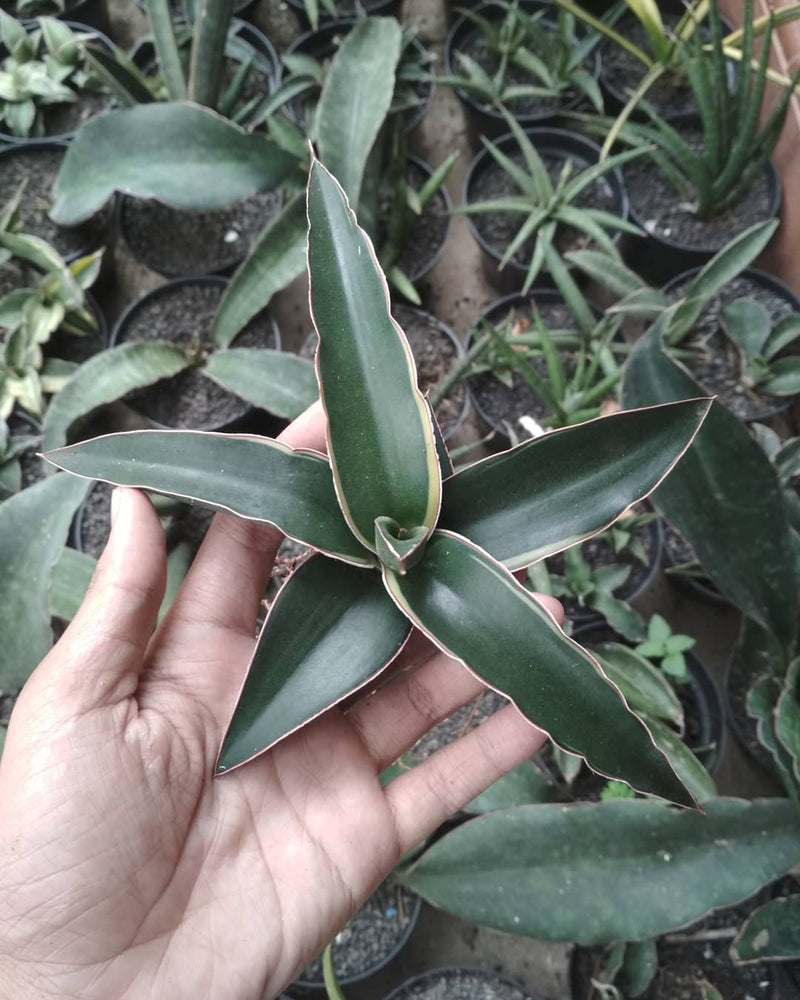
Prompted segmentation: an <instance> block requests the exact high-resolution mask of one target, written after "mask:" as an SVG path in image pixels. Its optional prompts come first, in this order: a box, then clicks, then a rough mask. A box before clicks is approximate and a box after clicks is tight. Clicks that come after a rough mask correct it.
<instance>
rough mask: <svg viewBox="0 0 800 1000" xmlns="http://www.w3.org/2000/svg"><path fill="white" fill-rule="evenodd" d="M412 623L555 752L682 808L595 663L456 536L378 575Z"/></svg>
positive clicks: (679, 793)
mask: <svg viewBox="0 0 800 1000" xmlns="http://www.w3.org/2000/svg"><path fill="white" fill-rule="evenodd" d="M385 579H386V585H387V587H388V588H389V592H390V593H391V594H392V596H393V597H394V599H395V600H396V601H397V602H398V605H399V606H400V607H401V608H402V609H403V611H404V612H405V613H406V614H407V615H408V616H409V617H410V618H411V620H412V621H413V622H414V623H415V624H416V625H418V626H419V627H420V628H421V629H423V630H424V631H425V632H426V633H427V634H428V635H430V636H431V638H432V639H433V641H434V642H435V643H436V644H437V645H438V646H439V647H440V648H441V649H443V650H444V651H445V652H447V653H449V654H450V655H451V656H454V657H456V658H457V659H460V660H461V661H462V662H463V663H464V664H465V665H466V666H467V667H468V668H469V669H470V670H471V671H472V672H473V673H475V674H476V675H477V676H478V677H480V678H481V680H483V681H484V682H485V683H487V684H488V685H489V686H490V687H492V688H494V689H495V690H496V691H500V692H501V693H502V694H504V695H506V697H508V698H510V699H511V700H512V701H513V702H514V703H515V704H516V706H517V707H518V708H519V709H520V711H521V712H522V713H523V714H524V715H525V716H526V717H527V718H528V719H530V721H531V722H533V723H534V724H535V725H536V726H538V727H539V728H540V729H543V730H544V731H545V732H547V733H548V734H549V735H550V736H551V737H552V738H553V740H554V742H556V743H557V744H558V745H559V746H561V747H562V748H563V749H565V750H569V751H570V752H571V753H575V754H579V755H580V756H582V757H585V758H586V760H587V762H588V763H589V765H590V766H591V767H592V768H593V769H595V770H597V771H598V772H599V773H601V774H604V775H606V776H608V777H613V778H619V779H621V780H623V781H626V782H628V783H629V784H631V785H632V786H633V787H634V788H636V789H637V790H639V791H646V792H652V793H654V794H657V795H662V796H663V797H665V798H670V799H672V800H674V801H677V802H681V803H683V804H687V805H689V804H692V799H691V797H690V796H689V795H688V794H687V793H686V791H685V789H684V787H683V785H682V784H681V783H680V781H679V780H678V779H677V778H676V776H675V773H674V771H673V770H672V768H671V767H670V766H669V765H668V764H667V761H666V758H665V757H664V756H663V754H662V753H661V752H660V751H658V750H656V748H655V747H654V745H653V741H652V740H651V738H650V736H649V734H648V732H647V730H646V729H645V728H644V726H643V725H642V723H641V722H640V721H639V719H638V718H637V716H635V715H634V714H633V712H631V711H630V709H628V707H627V706H626V705H625V702H624V701H623V700H622V697H621V695H620V694H619V691H618V690H617V689H616V688H615V687H613V686H612V685H611V684H610V683H609V682H608V681H607V680H606V678H605V677H604V676H603V674H602V672H601V670H600V668H599V667H598V665H597V663H596V661H594V660H593V659H592V658H591V657H590V656H589V654H588V653H587V652H586V651H585V650H583V649H582V648H581V647H580V646H579V645H578V644H577V643H576V642H574V641H573V640H572V639H569V638H568V637H567V636H566V635H565V634H564V633H563V632H562V630H561V629H560V628H559V627H558V625H557V624H556V623H555V621H554V620H553V619H552V617H551V616H550V615H549V614H548V613H547V612H546V611H544V609H543V608H542V607H541V605H539V604H538V603H537V602H536V601H535V600H534V598H533V597H532V595H531V594H530V593H529V591H527V590H526V589H525V588H524V587H523V586H522V585H521V584H519V583H517V581H516V580H515V579H514V577H513V576H512V575H511V574H510V573H509V572H508V570H506V569H504V568H503V567H502V566H501V565H500V564H499V563H496V562H495V561H494V560H493V559H491V558H490V557H489V556H488V555H487V554H486V553H485V552H483V551H482V550H481V549H479V548H477V547H476V546H474V545H472V544H471V543H469V542H468V541H467V540H465V539H463V538H460V537H459V536H457V535H453V534H450V533H445V532H440V531H437V532H436V533H435V534H434V535H433V536H432V537H431V539H430V540H429V542H428V545H427V547H426V549H425V554H424V556H423V558H422V559H421V561H420V562H419V563H418V564H417V565H416V566H415V567H414V568H413V569H411V570H409V572H408V573H407V574H406V575H405V576H397V575H395V574H392V573H389V572H388V571H387V572H385Z"/></svg>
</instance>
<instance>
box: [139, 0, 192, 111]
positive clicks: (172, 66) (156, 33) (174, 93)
mask: <svg viewBox="0 0 800 1000" xmlns="http://www.w3.org/2000/svg"><path fill="white" fill-rule="evenodd" d="M147 16H148V17H149V18H150V26H151V27H152V29H153V39H154V41H155V45H156V53H157V55H158V64H159V69H160V70H161V76H162V77H163V79H164V83H165V84H166V87H167V93H168V94H169V99H170V100H171V101H180V100H183V99H184V98H185V97H186V80H185V78H184V75H183V67H182V66H181V56H180V52H179V51H178V43H177V41H176V39H175V28H174V26H173V23H172V11H171V10H170V5H169V3H168V0H147Z"/></svg>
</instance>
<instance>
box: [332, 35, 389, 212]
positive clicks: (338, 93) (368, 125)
mask: <svg viewBox="0 0 800 1000" xmlns="http://www.w3.org/2000/svg"><path fill="white" fill-rule="evenodd" d="M400 42H401V31H400V25H399V24H398V22H397V21H396V20H395V18H393V17H366V18H364V19H363V20H361V21H360V22H358V23H357V24H356V25H355V26H354V27H353V29H352V31H350V32H349V33H348V35H347V37H346V38H345V39H344V41H343V42H342V44H341V46H340V48H339V51H338V52H337V53H336V55H335V56H334V58H333V60H332V61H331V65H330V69H329V70H328V74H327V77H326V79H325V83H324V85H323V88H322V93H321V94H320V98H319V104H318V107H317V114H316V121H317V123H318V129H317V135H316V137H315V138H316V139H317V141H318V143H319V155H320V158H321V160H322V162H323V163H324V164H325V166H326V167H327V168H328V169H329V170H330V171H331V173H332V174H333V175H334V176H335V177H336V178H337V179H338V180H339V182H340V183H341V185H342V187H343V188H344V190H345V191H346V192H347V197H348V198H349V199H350V202H351V204H352V205H355V206H358V199H359V194H360V192H361V181H362V178H363V176H364V169H365V167H366V165H367V158H368V157H369V153H370V150H371V149H372V146H373V144H374V142H375V139H376V138H377V136H378V132H379V131H380V128H381V125H382V124H383V121H384V119H385V118H386V114H387V112H388V111H389V106H390V105H391V103H392V94H393V92H394V72H395V67H396V66H397V60H398V59H399V58H400Z"/></svg>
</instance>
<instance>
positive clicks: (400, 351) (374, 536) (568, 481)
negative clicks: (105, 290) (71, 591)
mask: <svg viewBox="0 0 800 1000" xmlns="http://www.w3.org/2000/svg"><path fill="white" fill-rule="evenodd" d="M308 218H309V236H308V266H309V276H310V288H311V292H310V295H311V309H312V314H313V317H314V323H315V326H316V329H317V332H318V333H319V348H318V353H317V374H318V380H319V386H320V395H321V398H322V402H323V405H324V408H325V411H326V413H327V418H328V429H327V442H328V456H327V457H326V456H325V455H322V454H318V453H315V452H311V451H303V450H295V449H292V448H290V447H287V446H286V445H283V444H280V443H278V442H276V441H274V440H271V439H269V438H261V439H259V438H255V437H237V436H226V435H222V434H208V433H200V432H192V431H142V432H134V433H128V434H112V435H108V436H105V437H100V438H95V439H94V440H91V441H86V442H83V443H81V444H78V445H73V446H70V447H66V448H61V449H59V450H57V451H54V452H50V453H49V456H48V457H49V458H50V460H51V461H52V462H53V463H54V464H55V465H57V466H59V467H60V468H62V469H65V470H67V471H68V472H71V473H74V474H76V475H79V476H84V477H89V478H95V479H101V480H104V481H107V482H111V483H115V484H118V485H124V486H135V487H139V488H142V489H147V490H151V491H154V492H156V493H161V494H166V495H169V496H173V497H179V498H183V499H191V500H193V501H194V502H196V503H198V504H202V505H204V506H207V507H211V508H214V509H218V510H226V511H230V512H233V513H234V514H236V515H238V516H240V517H244V518H248V519H251V520H256V521H263V522H265V523H270V524H274V525H277V526H278V527H279V528H280V529H281V531H283V532H285V533H286V534H287V535H288V536H291V537H293V538H296V539H298V540H300V541H302V542H305V543H306V544H307V545H310V546H312V547H313V548H314V549H316V550H317V551H316V553H315V554H314V555H312V556H311V557H310V558H309V559H308V560H307V561H305V562H304V563H303V564H302V565H300V566H299V568H298V569H297V570H296V571H295V572H294V574H293V575H292V577H291V578H290V579H289V580H288V582H287V583H286V584H285V585H284V587H283V589H282V590H281V591H280V593H279V595H278V597H277V598H276V599H275V601H274V603H273V604H272V607H271V609H270V612H269V615H268V618H267V621H266V623H265V625H264V628H263V630H262V632H261V635H260V637H259V640H258V644H257V647H256V650H255V653H254V655H253V659H252V662H251V664H250V668H249V671H248V674H247V678H246V680H245V682H244V685H243V687H242V691H241V694H240V697H239V701H238V704H237V706H236V709H235V712H234V715H233V718H232V720H231V722H230V725H229V727H228V731H227V733H226V735H225V738H224V740H223V743H222V747H221V749H220V753H219V760H218V764H217V770H218V772H223V771H228V770H230V769H231V768H234V767H237V766H239V765H241V764H243V763H245V762H246V761H248V760H249V759H251V758H252V757H254V756H256V755H257V754H259V753H261V752H263V751H264V750H266V749H267V748H269V747H270V746H272V745H274V744H275V743H276V742H277V741H279V740H280V739H282V738H283V737H285V736H286V735H287V734H288V733H290V732H292V731H294V730H296V729H298V728H299V727H300V726H303V725H304V724H305V723H307V722H308V721H309V720H310V719H311V718H313V717H315V716H316V715H318V714H319V713H321V712H323V711H325V710H326V709H327V708H329V707H330V706H332V705H334V704H336V703H338V702H340V701H341V700H342V699H344V698H346V697H347V696H348V695H350V694H351V693H352V692H354V691H356V690H357V689H359V688H362V687H364V685H367V684H369V683H371V682H372V681H373V680H374V679H375V678H376V677H377V676H378V674H380V672H381V671H382V670H383V669H384V668H385V667H386V666H387V665H388V664H389V663H390V662H391V661H392V660H393V659H394V658H395V657H396V656H397V654H398V653H399V652H400V650H401V649H402V647H403V645H404V644H405V642H406V640H407V638H408V636H409V634H410V632H411V629H412V626H416V627H418V628H420V629H421V630H422V631H423V632H425V633H426V634H427V635H428V636H429V637H430V638H431V640H432V641H433V642H434V643H435V644H436V645H437V646H439V647H440V648H441V649H443V650H444V651H445V652H447V653H449V654H450V655H451V656H453V657H455V658H457V659H459V660H460V661H462V662H463V663H464V665H465V667H466V668H467V669H469V670H471V671H472V672H473V673H475V674H476V675H478V676H479V677H480V678H481V679H482V680H483V681H485V682H486V683H487V684H488V685H490V686H491V687H493V688H495V689H497V690H499V691H501V692H502V693H504V694H505V695H507V696H508V697H509V698H510V699H511V700H512V701H513V702H514V703H515V704H516V705H517V707H518V708H519V710H520V711H521V712H523V713H524V714H525V716H526V717H527V718H528V719H530V720H531V721H532V722H533V723H535V724H536V725H537V726H539V727H540V728H541V729H543V730H545V731H546V732H548V733H549V734H550V736H551V737H552V738H553V740H554V741H555V743H556V744H557V745H558V746H560V747H562V748H563V749H565V750H567V751H570V752H571V753H574V754H578V755H580V756H582V757H585V758H586V760H587V761H588V762H589V764H590V765H591V766H592V767H593V768H594V769H596V770H597V771H598V772H600V773H602V774H604V775H607V776H609V777H614V778H619V779H622V780H624V781H626V782H628V783H629V784H630V785H631V786H632V787H634V788H635V789H637V790H640V791H643V792H649V793H652V794H656V795H659V796H662V797H663V798H666V799H669V800H671V801H674V802H677V803H681V804H685V805H691V804H692V803H693V798H692V796H691V794H690V793H689V792H688V791H687V789H686V787H685V786H684V784H683V782H682V781H681V779H680V777H679V773H678V771H676V766H674V765H673V762H672V761H671V759H670V756H669V752H668V750H662V749H661V748H660V747H659V746H658V745H657V742H656V740H655V738H654V736H653V735H651V733H650V732H649V730H648V729H647V728H646V725H645V724H644V722H643V721H642V720H641V719H640V718H639V717H638V716H637V715H636V714H635V713H634V712H633V711H632V710H631V709H630V708H629V707H628V706H627V704H626V703H625V701H624V699H623V697H622V695H621V694H620V692H619V690H618V689H617V688H616V687H615V686H614V685H613V684H612V683H611V682H610V681H609V680H608V679H607V678H606V676H605V675H604V674H603V672H602V670H601V668H600V666H599V665H598V663H597V662H596V661H595V660H594V659H593V658H592V657H591V656H590V655H589V654H588V653H587V652H586V651H585V650H583V649H582V648H581V647H580V646H579V645H578V644H577V643H576V642H574V641H573V640H572V639H570V638H568V637H567V636H566V635H565V634H564V633H563V631H562V630H561V629H560V628H559V627H558V625H557V624H556V623H555V621H554V620H553V618H552V617H551V616H550V615H549V614H548V613H547V612H546V611H545V610H544V609H543V608H542V607H541V606H540V605H539V604H538V603H537V601H536V600H535V598H534V597H533V596H532V594H531V593H530V592H529V591H528V590H527V589H526V588H525V587H524V586H523V585H522V584H520V583H518V582H517V580H516V579H515V578H514V576H513V575H512V571H513V570H517V569H521V568H523V567H525V566H528V565H530V564H531V563H533V562H536V561H537V560H539V559H542V558H544V557H545V556H547V555H550V554H552V553H554V552H557V551H559V550H562V549H564V548H566V547H568V546H570V545H573V544H575V543H576V542H579V541H580V540H582V539H585V538H587V537H588V536H590V535H592V534H595V533H596V532H598V531H600V530H602V529H604V528H606V527H607V526H608V525H609V524H611V523H612V522H613V521H614V520H615V519H616V518H617V517H619V516H620V515H621V514H622V513H623V512H624V511H625V510H626V509H627V508H628V507H629V506H630V504H631V503H633V502H634V501H636V500H639V499H641V498H643V497H644V496H646V495H647V494H648V493H650V492H651V491H652V490H653V489H654V488H655V487H656V486H657V485H658V484H659V483H660V481H661V480H662V479H663V478H664V476H665V475H666V474H667V473H668V472H669V470H670V469H671V468H672V466H673V465H674V464H675V463H676V462H677V461H678V460H679V459H680V458H681V456H682V454H683V453H684V451H685V450H686V449H687V447H688V446H689V445H690V444H691V442H692V439H693V437H694V435H695V434H696V432H697V430H698V427H699V426H700V424H701V423H702V421H703V419H704V417H705V415H706V413H707V411H708V407H709V405H710V404H709V401H708V400H702V399H701V400H690V401H685V402H679V403H671V404H668V405H663V406H656V407H652V408H648V409H643V410H638V411H632V412H623V413H619V414H616V415H614V416H610V417H606V418H604V419H601V420H595V421H591V422H589V423H585V424H580V425H577V426H574V427H569V428H567V429H565V430H562V431H557V432H553V433H551V434H548V435H546V436H544V437H541V438H538V439H536V440H533V441H527V442H525V443H523V444H521V445H519V446H517V447H516V448H512V449H511V450H510V451H506V452H502V453H501V454H499V455H495V456H493V457H492V458H489V459H487V460H485V461H482V462H479V463H477V464H475V465H472V466H470V467H468V468H466V469H464V470H463V471H460V472H458V473H454V471H453V467H452V465H451V463H450V460H449V458H448V457H447V454H446V451H445V450H444V447H443V445H442V443H441V439H440V435H439V433H438V429H437V427H436V426H435V423H434V420H433V417H432V414H431V410H430V407H429V406H428V403H427V401H426V399H425V398H424V397H423V396H422V394H421V393H420V392H419V390H418V388H417V384H416V372H415V368H414V363H413V360H412V357H411V353H410V350H409V347H408V344H407V342H406V339H405V336H404V335H403V333H402V331H401V330H400V328H399V327H398V325H397V324H396V323H395V321H394V320H393V319H392V317H391V314H390V308H389V296H388V290H387V285H386V281H385V279H384V276H383V274H382V272H381V270H380V268H379V266H378V264H377V260H376V257H375V253H374V250H373V247H372V244H371V242H370V240H369V238H368V237H367V235H366V234H365V233H364V232H363V230H361V229H360V228H359V226H358V224H357V222H356V218H355V215H354V213H353V212H352V211H351V210H350V208H349V205H348V202H347V199H346V197H345V194H344V192H343V191H342V189H341V187H340V186H339V184H338V183H337V182H336V180H335V179H334V178H333V177H332V176H331V175H330V174H329V173H328V172H327V171H326V169H325V168H324V167H323V166H322V165H321V164H320V163H319V162H318V161H316V160H315V161H313V163H312V166H311V172H310V177H309V183H308Z"/></svg>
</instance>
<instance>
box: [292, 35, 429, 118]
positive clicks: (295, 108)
mask: <svg viewBox="0 0 800 1000" xmlns="http://www.w3.org/2000/svg"><path fill="white" fill-rule="evenodd" d="M354 24H355V21H353V20H346V19H340V20H337V21H326V22H325V23H324V24H320V26H319V28H318V29H317V30H316V31H306V32H305V33H304V34H302V35H298V37H297V38H295V40H294V41H293V42H292V44H291V45H290V46H289V48H288V49H287V50H286V54H287V55H295V54H297V53H299V54H301V55H307V56H311V57H312V58H314V59H317V60H318V61H324V60H325V59H330V58H331V56H333V55H334V53H335V52H336V49H337V47H338V40H339V39H340V38H341V37H343V36H344V35H346V34H347V33H348V32H349V31H352V29H353V25H354ZM412 45H413V46H414V48H416V49H417V50H418V51H419V52H420V54H421V55H424V54H425V52H426V49H425V46H424V45H423V44H422V42H421V41H420V40H419V39H418V38H415V39H414V41H413V42H412ZM432 96H433V84H432V83H431V84H430V85H429V86H428V87H427V88H426V93H425V96H424V97H423V98H422V100H421V103H420V104H419V105H416V106H414V107H412V108H405V109H403V108H400V109H398V110H397V111H390V112H389V114H390V115H395V114H399V115H403V116H404V120H405V128H406V131H407V132H410V131H411V130H412V129H413V128H416V127H417V125H419V123H420V122H421V121H422V119H423V118H424V117H425V115H426V114H427V112H428V105H429V104H430V101H431V97H432ZM284 111H285V113H286V115H287V117H288V118H290V119H291V121H293V122H294V124H295V125H297V127H298V128H300V129H303V130H304V129H305V110H304V107H303V104H302V103H301V99H297V100H293V101H289V102H288V103H287V104H285V105H284Z"/></svg>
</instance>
